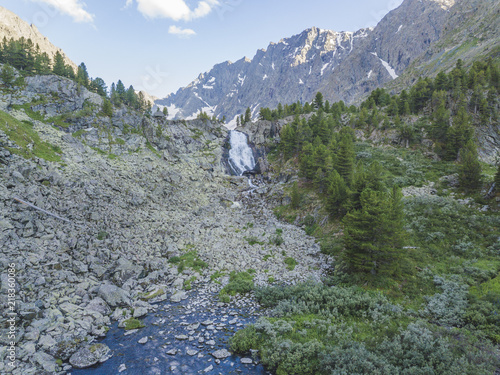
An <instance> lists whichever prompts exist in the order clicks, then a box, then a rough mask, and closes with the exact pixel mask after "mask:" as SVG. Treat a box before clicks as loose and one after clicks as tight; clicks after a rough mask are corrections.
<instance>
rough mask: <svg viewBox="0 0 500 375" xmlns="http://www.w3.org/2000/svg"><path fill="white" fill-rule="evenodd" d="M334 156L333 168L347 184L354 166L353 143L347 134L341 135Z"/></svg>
mask: <svg viewBox="0 0 500 375" xmlns="http://www.w3.org/2000/svg"><path fill="white" fill-rule="evenodd" d="M336 156H337V157H336V162H335V169H336V170H337V171H338V173H339V174H340V175H341V176H342V178H343V179H344V180H345V181H346V182H347V184H349V183H350V182H351V179H352V172H353V168H354V144H353V142H352V138H351V137H350V136H349V135H346V134H344V135H342V139H341V140H340V143H339V150H338V152H337V155H336Z"/></svg>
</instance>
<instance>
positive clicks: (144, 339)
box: [137, 336, 148, 344]
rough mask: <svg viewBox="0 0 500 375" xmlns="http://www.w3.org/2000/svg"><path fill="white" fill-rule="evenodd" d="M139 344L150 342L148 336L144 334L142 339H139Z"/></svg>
mask: <svg viewBox="0 0 500 375" xmlns="http://www.w3.org/2000/svg"><path fill="white" fill-rule="evenodd" d="M137 342H138V343H139V344H145V343H147V342H148V337H147V336H144V337H143V338H142V339H140V340H139V341H137Z"/></svg>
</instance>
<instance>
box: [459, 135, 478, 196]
mask: <svg viewBox="0 0 500 375" xmlns="http://www.w3.org/2000/svg"><path fill="white" fill-rule="evenodd" d="M458 181H459V182H460V187H462V188H463V189H465V190H466V191H468V192H471V191H476V190H478V189H479V188H480V187H481V184H482V181H481V163H480V162H479V159H478V157H477V149H476V145H475V144H474V142H473V141H472V140H471V141H469V142H468V143H467V145H466V146H465V147H464V148H462V149H461V150H460V166H459V170H458Z"/></svg>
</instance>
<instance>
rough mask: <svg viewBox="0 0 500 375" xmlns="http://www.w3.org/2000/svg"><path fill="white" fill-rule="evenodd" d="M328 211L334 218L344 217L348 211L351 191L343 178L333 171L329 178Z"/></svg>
mask: <svg viewBox="0 0 500 375" xmlns="http://www.w3.org/2000/svg"><path fill="white" fill-rule="evenodd" d="M327 183H328V187H327V209H328V212H329V213H330V214H331V215H332V216H334V217H335V216H337V215H343V214H344V213H345V211H346V207H347V203H348V198H349V189H348V188H347V184H346V183H345V181H344V179H343V178H342V176H341V175H340V174H339V173H338V172H337V171H335V170H334V171H332V172H331V173H330V176H329V177H328V182H327Z"/></svg>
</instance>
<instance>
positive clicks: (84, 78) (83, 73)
mask: <svg viewBox="0 0 500 375" xmlns="http://www.w3.org/2000/svg"><path fill="white" fill-rule="evenodd" d="M76 82H77V83H79V84H81V85H83V86H85V87H89V73H88V72H87V67H86V66H85V64H84V63H81V64H80V65H79V66H78V70H77V72H76Z"/></svg>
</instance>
